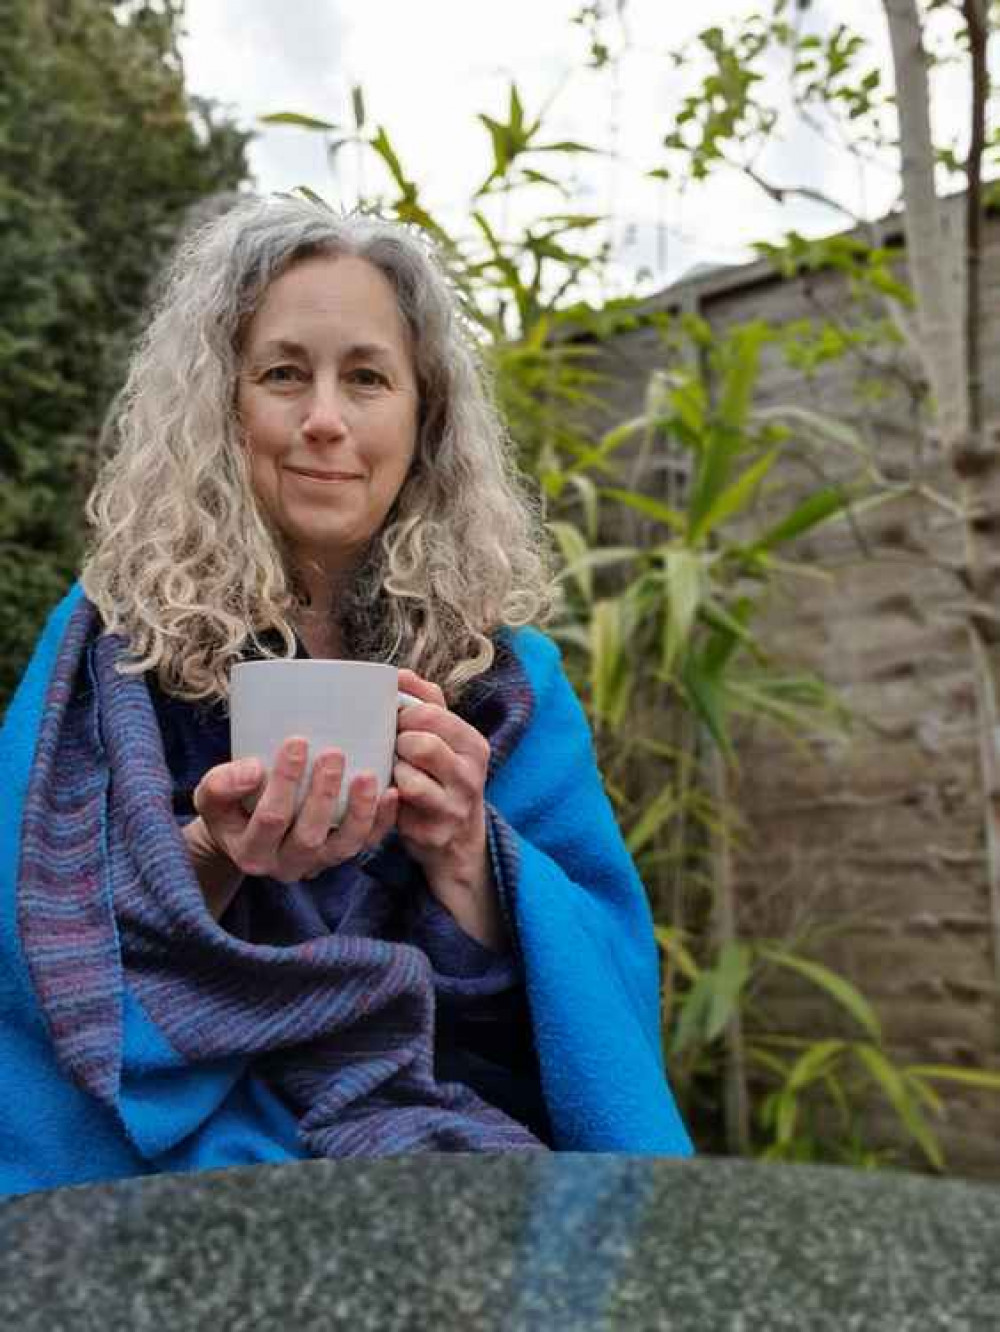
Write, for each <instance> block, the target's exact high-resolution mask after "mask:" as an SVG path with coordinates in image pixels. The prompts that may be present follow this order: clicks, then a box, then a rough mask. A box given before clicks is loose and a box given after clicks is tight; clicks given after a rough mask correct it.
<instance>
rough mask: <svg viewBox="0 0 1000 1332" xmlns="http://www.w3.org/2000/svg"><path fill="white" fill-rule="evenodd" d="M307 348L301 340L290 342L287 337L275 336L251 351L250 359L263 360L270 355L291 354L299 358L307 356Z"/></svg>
mask: <svg viewBox="0 0 1000 1332" xmlns="http://www.w3.org/2000/svg"><path fill="white" fill-rule="evenodd" d="M306 355H307V352H306V348H305V347H303V345H302V343H301V342H289V341H288V340H287V339H286V338H275V339H273V340H272V341H270V342H263V343H261V345H260V346H259V347H255V348H254V349H253V351H251V352H250V360H252V361H262V360H265V359H266V358H267V357H269V356H290V357H292V358H293V359H295V360H299V359H301V358H302V357H304V356H306Z"/></svg>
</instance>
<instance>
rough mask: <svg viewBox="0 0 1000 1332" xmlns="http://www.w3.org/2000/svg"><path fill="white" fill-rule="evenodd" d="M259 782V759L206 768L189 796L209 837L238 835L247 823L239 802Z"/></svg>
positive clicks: (248, 759)
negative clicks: (227, 833) (224, 833)
mask: <svg viewBox="0 0 1000 1332" xmlns="http://www.w3.org/2000/svg"><path fill="white" fill-rule="evenodd" d="M263 780H264V765H263V764H262V763H261V761H260V759H255V758H246V759H237V760H236V762H235V763H220V764H218V765H217V766H216V767H214V768H209V770H208V772H206V773H205V775H204V777H203V778H202V779H201V781H200V782H199V783H198V785H197V786H196V787H195V790H194V795H193V796H192V803H193V804H194V808H195V812H196V813H197V814H199V815H200V817H201V819H202V820H203V822H204V823H205V824H206V826H207V827H208V829H209V831H210V832H211V833H212V834H213V836H216V837H217V836H218V834H219V833H223V832H229V833H240V832H242V831H243V829H244V828H245V827H246V825H247V823H248V822H249V821H250V815H249V814H248V813H247V811H246V810H245V809H244V808H243V801H244V800H245V799H246V798H247V796H249V795H252V794H253V793H254V791H256V790H257V788H258V787H259V786H260V785H261V783H262V782H263Z"/></svg>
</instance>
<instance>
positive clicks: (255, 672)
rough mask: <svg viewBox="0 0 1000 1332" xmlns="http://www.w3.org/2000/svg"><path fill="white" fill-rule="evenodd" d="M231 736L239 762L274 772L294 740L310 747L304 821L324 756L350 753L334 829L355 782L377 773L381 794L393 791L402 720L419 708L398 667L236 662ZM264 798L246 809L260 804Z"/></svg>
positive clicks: (302, 788) (300, 794)
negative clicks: (403, 713) (409, 709)
mask: <svg viewBox="0 0 1000 1332" xmlns="http://www.w3.org/2000/svg"><path fill="white" fill-rule="evenodd" d="M229 684H230V693H229V734H230V744H231V749H232V757H233V759H234V760H235V759H241V758H259V759H260V760H261V762H262V763H263V764H264V767H265V768H266V770H267V771H268V772H270V771H271V769H272V768H273V767H274V762H275V759H276V758H277V756H278V750H279V749H280V748H281V746H282V744H283V743H284V741H285V740H287V739H288V738H289V736H293V735H299V736H302V737H303V738H304V739H305V740H306V741H307V742H308V744H309V759H308V763H307V765H306V770H305V773H304V775H303V777H302V779H301V781H300V782H299V787H298V791H297V792H296V797H295V811H296V813H298V811H299V809H300V808H301V806H302V802H303V800H304V799H305V796H306V792H307V790H308V789H309V780H310V777H311V774H312V765H313V760H314V759H315V757H316V756H317V755H318V754H319V753H320V751H321V750H323V749H340V750H342V751H343V753H344V758H345V767H344V779H343V782H342V783H341V787H340V795H339V797H338V799H337V806H336V808H335V810H334V813H333V818H332V820H331V826H333V827H336V825H337V824H338V823H339V822H340V821H341V819H342V818H343V817H344V813H345V811H346V809H347V797H348V794H349V791H350V785H351V781H352V779H353V778H354V777H355V776H356V775H357V774H358V773H359V772H373V773H374V774H375V777H376V780H377V782H378V790H379V794H380V795H381V793H382V792H383V791H384V790H385V788H386V787H387V786H388V785H389V779H390V777H391V776H392V767H393V760H394V757H395V748H396V716H397V714H398V711H399V709H400V708H401V707H405V706H406V705H407V704H409V703H419V702H420V700H419V699H418V698H414V696H413V695H412V694H407V693H404V692H403V691H401V690H400V688H399V673H398V672H397V670H396V668H395V666H386V665H383V664H382V663H381V662H370V661H327V660H319V659H315V660H310V659H308V658H297V659H295V660H292V661H243V662H237V664H236V665H235V666H234V667H233V668H232V672H231V674H230V680H229ZM258 796H259V792H255V793H254V795H253V797H251V799H250V800H248V801H247V802H246V806H247V808H248V809H252V808H253V806H254V805H255V804H256V801H257V798H258Z"/></svg>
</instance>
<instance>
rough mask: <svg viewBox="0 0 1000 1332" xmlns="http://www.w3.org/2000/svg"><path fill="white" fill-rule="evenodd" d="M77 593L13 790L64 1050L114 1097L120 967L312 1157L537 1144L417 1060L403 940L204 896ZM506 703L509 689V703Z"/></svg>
mask: <svg viewBox="0 0 1000 1332" xmlns="http://www.w3.org/2000/svg"><path fill="white" fill-rule="evenodd" d="M123 650H124V645H123V643H122V642H121V640H119V639H116V638H114V637H112V636H110V635H107V634H102V633H101V632H100V623H99V621H98V617H97V615H96V612H95V611H94V609H93V607H92V606H91V605H90V604H89V603H88V602H86V601H82V602H81V603H80V605H79V606H78V607H77V609H76V611H75V612H74V614H73V616H72V618H71V620H70V622H69V624H68V627H67V631H66V634H65V637H64V639H63V643H62V645H61V648H60V654H59V659H58V662H57V665H56V669H55V671H54V673H53V677H52V680H51V682H50V686H49V692H48V696H47V701H46V709H45V717H44V720H43V722H42V725H41V728H40V732H39V736H38V743H37V750H36V756H35V763H34V767H33V770H32V777H31V784H30V788H29V792H28V798H27V803H26V807H25V817H24V824H23V830H22V856H21V866H20V892H19V898H18V902H19V924H20V931H21V937H22V940H23V943H24V947H25V952H26V955H27V958H28V964H29V967H30V969H31V972H32V979H33V982H34V985H35V988H36V991H37V994H38V998H39V1001H40V1004H41V1006H42V1009H43V1011H44V1012H45V1015H46V1018H47V1020H48V1023H49V1027H50V1032H51V1035H52V1039H53V1042H54V1044H55V1048H56V1052H57V1056H58V1058H59V1060H60V1063H61V1064H62V1066H63V1068H64V1069H65V1070H66V1071H67V1072H68V1073H69V1074H70V1075H71V1076H72V1077H73V1078H74V1079H75V1080H76V1081H77V1082H78V1083H80V1084H81V1085H82V1086H83V1087H84V1088H86V1089H87V1090H88V1091H90V1092H91V1093H92V1094H93V1095H95V1096H97V1097H98V1098H99V1099H100V1100H101V1101H103V1102H104V1103H105V1104H107V1105H108V1106H109V1107H110V1108H111V1109H112V1110H113V1111H116V1112H117V1111H118V1093H119V1088H120V1084H121V1076H122V1063H123V1030H122V1026H123V1024H122V1005H121V991H122V986H123V984H126V985H127V986H128V987H129V989H130V990H131V992H132V994H133V995H134V996H135V997H136V998H137V999H138V1000H139V1002H140V1003H141V1005H142V1007H143V1009H144V1010H145V1012H146V1014H147V1015H148V1016H149V1018H150V1019H151V1020H152V1021H153V1022H154V1023H155V1025H156V1026H157V1028H158V1029H159V1030H160V1032H161V1033H162V1035H163V1036H164V1037H165V1038H166V1040H167V1041H168V1042H169V1043H170V1045H171V1046H172V1047H173V1049H174V1050H176V1051H177V1052H178V1053H179V1054H181V1055H182V1056H183V1058H184V1059H185V1060H186V1061H188V1062H189V1063H190V1064H192V1065H197V1064H199V1063H201V1062H203V1061H211V1062H215V1061H220V1060H226V1059H238V1060H244V1061H246V1064H247V1065H248V1066H249V1065H250V1064H251V1062H252V1064H253V1068H254V1071H255V1072H256V1073H258V1074H260V1075H262V1076H264V1077H266V1078H267V1080H268V1082H269V1084H270V1085H271V1086H272V1088H273V1089H274V1090H275V1091H276V1092H277V1093H278V1095H279V1096H280V1097H281V1098H282V1099H283V1101H284V1102H285V1103H286V1104H287V1105H288V1106H289V1107H290V1108H291V1109H292V1111H293V1112H294V1114H295V1115H296V1117H297V1119H298V1124H299V1134H300V1138H301V1141H302V1144H303V1147H304V1149H305V1150H306V1151H307V1152H308V1153H309V1154H310V1155H313V1156H378V1155H390V1154H396V1153H400V1152H407V1151H475V1152H487V1151H517V1150H531V1149H538V1148H541V1146H542V1144H541V1143H539V1141H538V1140H537V1139H536V1138H535V1137H534V1136H533V1135H532V1134H530V1133H529V1132H528V1131H527V1129H525V1128H524V1127H523V1126H522V1125H520V1124H518V1123H517V1122H515V1121H514V1120H512V1119H510V1118H508V1117H507V1116H506V1115H504V1114H503V1113H501V1111H499V1110H498V1109H496V1108H495V1107H493V1106H491V1105H489V1104H487V1103H486V1102H485V1101H483V1100H482V1099H481V1098H480V1097H478V1096H477V1095H476V1094H475V1093H474V1092H473V1091H471V1090H470V1089H469V1088H467V1087H465V1086H463V1085H461V1084H458V1083H440V1082H438V1081H436V1079H435V1076H434V1020H435V1012H434V989H433V983H432V972H431V967H430V963H429V961H428V958H427V957H426V955H425V954H424V953H423V952H421V951H420V950H419V949H418V948H416V947H413V946H410V945H408V944H405V943H390V942H387V941H384V940H379V939H374V938H362V937H352V936H350V935H340V934H330V935H324V936H322V937H320V938H315V939H311V940H308V941H306V942H304V943H298V944H294V945H290V946H282V947H277V946H271V945H262V944H256V943H253V944H252V943H248V942H245V941H243V940H241V939H238V938H236V937H234V936H233V935H231V934H229V933H228V932H227V931H226V930H224V929H223V928H222V927H221V926H220V925H219V924H218V923H217V922H216V921H215V920H214V919H213V918H212V916H211V914H210V913H209V911H208V909H207V907H206V906H205V903H204V899H203V897H202V893H201V890H200V888H199V886H198V882H197V879H196V877H195V875H194V871H193V869H192V867H191V864H190V861H189V858H188V854H187V851H186V847H185V844H184V842H183V839H182V836H181V833H180V830H179V828H178V826H177V823H176V821H175V819H174V816H173V813H172V806H171V781H170V774H169V772H168V770H167V766H166V762H165V759H164V754H163V746H162V742H161V739H160V734H159V730H158V727H157V724H156V718H155V714H154V711H153V707H152V704H151V701H150V698H149V693H148V691H147V689H146V686H145V683H144V681H143V680H142V678H141V677H136V676H123V675H120V674H119V673H118V672H117V671H116V670H115V663H116V661H117V660H118V659H119V658H120V656H121V655H122V653H123ZM522 703H523V701H522Z"/></svg>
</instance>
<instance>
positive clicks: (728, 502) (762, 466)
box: [688, 449, 778, 545]
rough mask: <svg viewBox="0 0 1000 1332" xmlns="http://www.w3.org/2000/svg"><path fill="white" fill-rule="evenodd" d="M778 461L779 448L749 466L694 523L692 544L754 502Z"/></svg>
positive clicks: (691, 537)
mask: <svg viewBox="0 0 1000 1332" xmlns="http://www.w3.org/2000/svg"><path fill="white" fill-rule="evenodd" d="M777 461H778V450H777V449H772V450H771V452H770V453H766V454H765V455H764V457H763V458H760V459H759V460H758V461H757V462H755V463H754V465H753V466H752V467H748V468H747V470H746V471H745V472H744V473H743V474H742V476H740V477H739V479H738V480H736V481H734V482H733V484H732V485H731V486H727V487H726V489H725V490H723V491H722V493H721V494H720V495H719V496H717V498H716V499H715V500H714V501H713V503H712V504H711V506H710V507H709V509H708V510H707V512H706V513H704V514H703V515H702V517H701V518H700V519H699V520H698V521H697V522H696V523H694V524H693V525H692V527H691V532H690V535H689V537H688V540H689V541H690V542H691V543H692V545H693V544H695V543H696V542H698V541H700V540H702V538H703V537H706V536H707V535H708V534H709V532H712V531H713V530H714V529H715V528H716V527H718V526H719V524H720V523H724V522H725V521H726V519H727V518H732V516H733V515H734V514H737V513H742V512H743V510H744V509H746V508H747V507H748V506H749V505H750V504H751V503H752V501H753V499H754V497H755V495H756V493H757V488H758V487H759V486H760V483H761V482H762V481H763V479H764V477H765V476H767V474H768V472H769V471H770V470H771V468H772V467H773V466H774V464H775V463H776V462H777Z"/></svg>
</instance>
